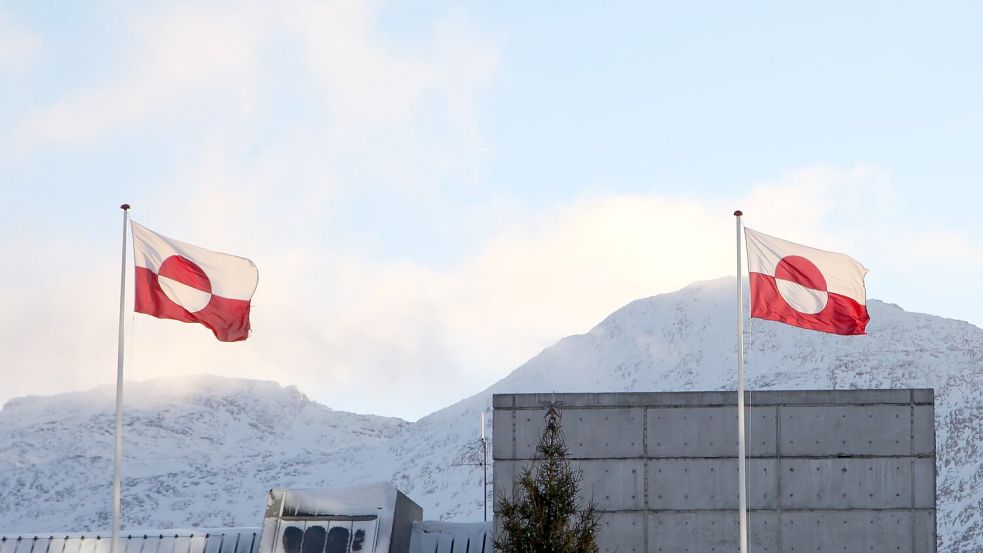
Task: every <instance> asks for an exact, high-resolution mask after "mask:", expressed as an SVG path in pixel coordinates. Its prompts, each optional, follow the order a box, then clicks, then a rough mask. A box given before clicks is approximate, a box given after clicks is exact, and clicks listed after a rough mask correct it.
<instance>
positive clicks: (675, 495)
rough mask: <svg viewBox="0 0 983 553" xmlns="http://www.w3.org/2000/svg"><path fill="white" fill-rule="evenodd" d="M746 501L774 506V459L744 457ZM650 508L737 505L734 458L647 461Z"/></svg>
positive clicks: (760, 506) (758, 506)
mask: <svg viewBox="0 0 983 553" xmlns="http://www.w3.org/2000/svg"><path fill="white" fill-rule="evenodd" d="M747 468H748V473H747V474H748V477H747V480H748V488H749V490H750V491H749V493H748V505H749V506H750V508H752V509H774V508H775V507H777V499H778V497H777V496H778V471H777V461H776V460H775V459H748V463H747ZM648 471H649V479H648V480H649V507H650V508H652V509H669V510H688V509H737V503H738V497H737V492H738V485H737V458H736V457H735V458H733V459H726V458H724V459H658V460H652V461H649V464H648Z"/></svg>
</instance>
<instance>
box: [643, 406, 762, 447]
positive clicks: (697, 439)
mask: <svg viewBox="0 0 983 553" xmlns="http://www.w3.org/2000/svg"><path fill="white" fill-rule="evenodd" d="M775 413H776V409H775V407H752V408H751V409H750V410H749V413H748V416H747V418H746V420H745V423H746V424H747V427H748V429H749V432H748V440H747V452H748V455H749V456H774V455H775V435H776V433H775ZM647 453H648V456H649V457H737V407H736V406H734V407H664V408H655V409H649V410H648V436H647Z"/></svg>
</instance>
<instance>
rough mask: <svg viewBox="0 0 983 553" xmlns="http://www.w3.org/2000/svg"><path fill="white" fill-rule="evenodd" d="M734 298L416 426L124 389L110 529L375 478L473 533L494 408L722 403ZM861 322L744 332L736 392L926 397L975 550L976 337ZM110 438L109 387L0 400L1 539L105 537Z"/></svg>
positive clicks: (223, 387) (242, 391) (936, 324)
mask: <svg viewBox="0 0 983 553" xmlns="http://www.w3.org/2000/svg"><path fill="white" fill-rule="evenodd" d="M733 288H734V279H733V278H727V279H719V280H714V281H707V282H700V283H695V284H692V285H690V286H687V287H686V288H684V289H682V290H679V291H677V292H673V293H669V294H662V295H659V296H654V297H651V298H645V299H641V300H637V301H634V302H632V303H630V304H628V305H626V306H625V307H623V308H621V309H619V310H617V311H616V312H614V313H613V314H611V315H610V316H609V317H608V318H606V319H605V320H604V321H602V322H601V323H600V324H598V325H597V326H596V327H594V328H593V329H591V330H590V331H589V332H587V333H586V334H582V335H576V336H570V337H568V338H564V339H563V340H560V341H559V342H558V343H557V344H555V345H553V346H551V347H549V348H547V349H545V350H544V351H543V352H542V353H540V354H539V355H537V356H535V357H533V358H532V359H530V360H529V361H528V362H526V363H525V364H523V365H522V366H520V367H519V368H517V369H516V370H514V371H513V372H512V373H511V374H509V375H508V376H507V377H505V378H504V379H502V380H500V381H499V382H497V383H495V384H494V385H492V386H491V387H490V388H488V389H487V390H485V391H483V392H481V393H479V394H476V395H474V396H472V397H470V398H467V399H464V400H462V401H460V402H458V403H456V404H454V405H451V406H449V407H447V408H444V409H441V410H439V411H437V412H435V413H433V414H431V415H428V416H427V417H424V418H423V419H421V420H420V421H418V422H416V423H408V422H406V421H402V420H399V419H392V418H386V417H376V416H371V415H357V414H352V413H345V412H339V411H333V410H331V409H329V408H327V407H325V406H323V405H320V404H318V403H316V402H312V401H310V400H309V399H308V398H307V397H306V396H304V395H303V394H302V393H301V392H300V391H299V390H297V389H296V388H294V387H286V388H284V387H281V386H279V385H278V384H275V383H272V382H260V381H247V380H236V379H226V378H220V377H207V376H202V377H195V378H181V379H169V380H158V381H149V382H145V383H129V384H128V388H127V392H126V393H127V396H126V398H127V405H126V413H127V418H126V431H125V433H124V436H125V445H124V448H125V449H124V451H125V456H126V457H125V468H124V472H125V479H124V512H125V517H124V529H125V528H130V529H136V528H164V527H167V528H173V527H188V526H199V527H218V526H252V525H257V524H259V522H260V519H261V516H262V508H263V505H264V501H265V491H266V490H267V489H269V488H271V487H274V486H277V487H312V488H319V487H337V486H343V485H348V484H353V483H362V482H370V481H378V480H391V481H393V482H394V483H395V484H396V485H397V486H398V487H399V488H400V489H402V490H403V491H405V492H406V493H407V494H409V495H410V497H412V498H413V499H414V500H415V501H417V502H419V503H420V504H421V505H422V506H423V507H424V510H425V515H426V517H427V518H429V519H436V518H441V519H455V520H480V518H481V509H482V492H481V489H482V488H481V479H482V474H481V470H480V468H476V467H473V466H468V464H469V463H473V462H474V461H475V460H476V459H477V458H478V457H477V455H479V454H480V450H479V449H478V443H477V429H476V428H475V426H476V423H477V421H478V414H479V412H481V411H483V410H484V411H489V410H490V408H491V395H492V394H493V393H506V392H548V391H554V390H555V391H558V392H560V391H563V392H597V391H685V390H725V389H731V390H732V389H734V387H735V381H736V374H735V366H736V346H735V343H734V316H735V314H734V306H733V293H734V292H733ZM868 307H869V310H870V312H871V319H872V320H871V324H870V326H869V327H868V332H869V334H868V335H867V336H859V337H840V336H831V335H827V334H822V333H816V332H809V331H804V330H800V329H796V328H792V327H788V326H785V325H780V324H777V323H771V322H768V321H759V320H754V321H752V324H751V326H750V329H749V332H748V336H747V354H746V366H745V367H746V372H747V382H748V387H749V389H762V390H763V389H830V388H840V389H844V388H909V387H914V388H934V389H935V393H936V432H937V435H936V444H937V446H936V449H937V455H938V461H937V463H938V469H939V475H938V480H937V482H938V483H937V486H938V490H937V492H938V508H939V510H938V532H939V542H940V543H939V545H940V550H943V551H974V552H978V551H980V550H983V330H981V329H979V328H976V327H974V326H972V325H970V324H968V323H964V322H961V321H954V320H949V319H943V318H941V317H936V316H932V315H923V314H917V313H908V312H905V311H903V310H902V309H901V308H899V307H897V306H895V305H892V304H887V303H883V302H878V301H870V302H869V305H868ZM488 418H490V417H488ZM112 431H113V390H112V389H111V388H97V389H95V390H91V391H89V392H78V393H73V394H63V395H59V396H50V397H35V396H31V397H25V398H17V399H14V400H11V401H10V402H8V403H7V404H6V405H5V406H4V408H3V410H2V411H0V443H2V444H9V445H7V446H5V447H3V448H0V489H4V490H5V491H6V493H5V494H4V496H3V498H2V499H0V531H2V532H3V533H10V532H30V531H50V530H56V531H59V532H61V531H69V530H92V529H104V528H108V526H109V505H110V490H109V485H108V483H109V482H110V479H111V475H112V459H111V455H112ZM488 431H489V432H490V431H491V424H490V422H488Z"/></svg>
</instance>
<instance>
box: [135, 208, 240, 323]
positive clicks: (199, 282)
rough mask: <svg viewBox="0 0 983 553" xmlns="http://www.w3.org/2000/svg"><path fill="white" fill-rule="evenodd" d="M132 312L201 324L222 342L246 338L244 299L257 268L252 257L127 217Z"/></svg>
mask: <svg viewBox="0 0 983 553" xmlns="http://www.w3.org/2000/svg"><path fill="white" fill-rule="evenodd" d="M130 228H131V230H132V232H133V262H134V263H133V264H134V265H135V266H136V302H135V303H136V306H135V311H136V312H137V313H146V314H147V315H152V316H154V317H157V318H160V319H174V320H177V321H183V322H186V323H201V324H203V325H205V326H207V327H208V328H210V329H211V330H212V332H213V333H215V337H216V338H218V339H219V340H221V341H223V342H238V341H240V340H245V339H246V338H248V337H249V301H250V299H252V297H253V292H255V291H256V285H257V283H258V282H259V272H258V271H257V270H256V265H253V262H252V261H250V260H248V259H246V258H243V257H236V256H234V255H228V254H224V253H217V252H213V251H210V250H206V249H205V248H199V247H198V246H192V245H191V244H185V243H184V242H178V241H177V240H172V239H170V238H167V237H166V236H161V235H159V234H157V233H155V232H153V231H151V230H148V229H147V228H146V227H144V226H141V225H138V224H137V223H134V222H132V221H131V222H130Z"/></svg>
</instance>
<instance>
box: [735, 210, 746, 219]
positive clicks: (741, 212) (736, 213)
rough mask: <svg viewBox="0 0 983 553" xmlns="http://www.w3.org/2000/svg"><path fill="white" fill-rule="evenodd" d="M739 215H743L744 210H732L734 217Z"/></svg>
mask: <svg viewBox="0 0 983 553" xmlns="http://www.w3.org/2000/svg"><path fill="white" fill-rule="evenodd" d="M741 215H744V212H743V211H741V210H740V209H738V210H737V211H735V212H734V217H740V216H741Z"/></svg>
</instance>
